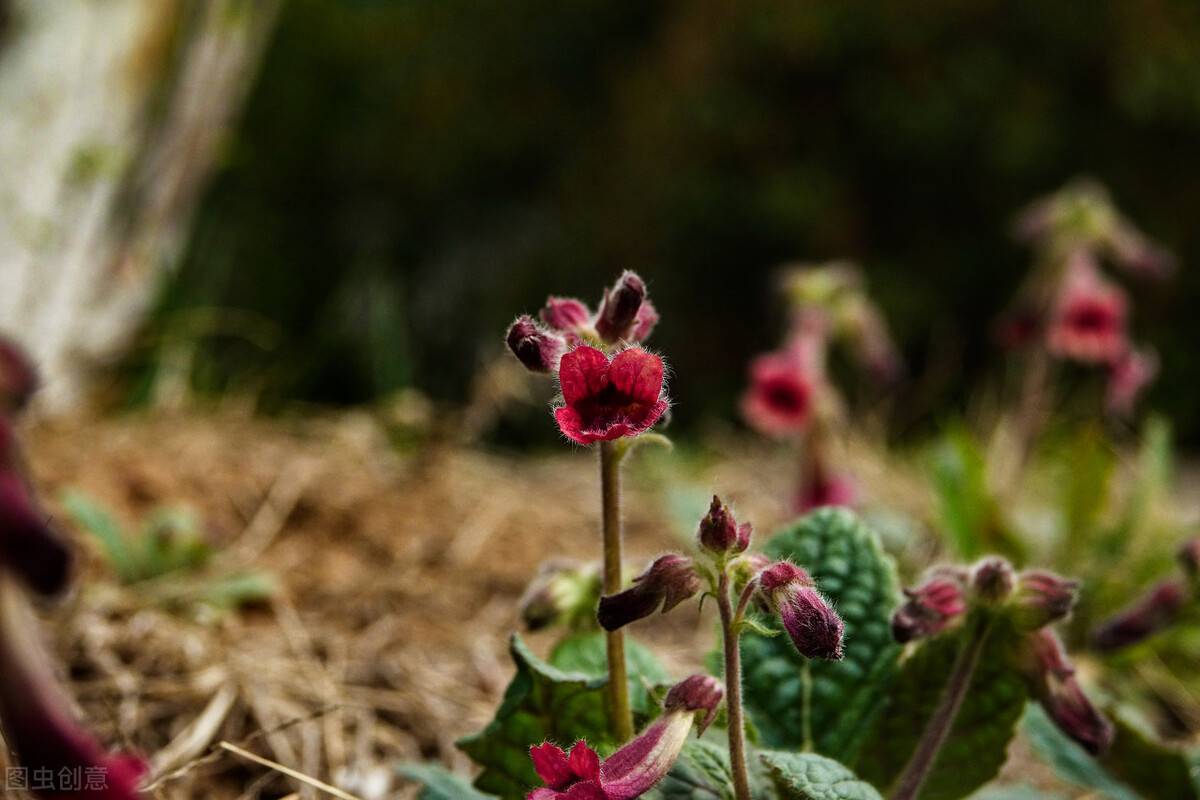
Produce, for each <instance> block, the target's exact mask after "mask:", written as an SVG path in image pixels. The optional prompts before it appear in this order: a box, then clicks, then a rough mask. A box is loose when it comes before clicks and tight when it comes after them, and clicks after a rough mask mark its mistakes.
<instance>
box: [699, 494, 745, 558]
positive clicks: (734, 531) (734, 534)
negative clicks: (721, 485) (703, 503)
mask: <svg viewBox="0 0 1200 800" xmlns="http://www.w3.org/2000/svg"><path fill="white" fill-rule="evenodd" d="M699 538H700V547H701V548H703V549H704V550H707V551H708V552H710V553H712V554H713V555H727V554H731V553H742V552H745V550H746V548H747V547H749V546H750V523H749V522H747V523H745V524H743V525H738V524H737V520H736V519H734V518H733V512H732V511H730V510H729V507H728V506H726V505H723V504H722V503H721V498H719V497H717V496H716V495H713V499H712V505H711V506H709V509H708V515H707V516H705V517H704V519H702V520H700V533H699Z"/></svg>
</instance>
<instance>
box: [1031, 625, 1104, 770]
mask: <svg viewBox="0 0 1200 800" xmlns="http://www.w3.org/2000/svg"><path fill="white" fill-rule="evenodd" d="M1018 663H1019V665H1020V667H1021V669H1022V671H1023V672H1024V673H1025V677H1026V682H1027V683H1028V685H1029V691H1030V694H1032V695H1033V697H1034V698H1035V699H1036V700H1037V701H1038V702H1039V703H1040V704H1041V706H1042V708H1044V709H1045V710H1046V713H1047V714H1048V715H1049V717H1050V719H1052V720H1053V721H1054V724H1055V725H1057V726H1058V728H1059V730H1061V731H1062V732H1063V733H1065V734H1066V735H1067V736H1069V737H1071V738H1072V739H1074V740H1075V741H1076V742H1078V743H1079V745H1080V746H1082V747H1083V748H1084V749H1085V750H1087V751H1088V752H1089V753H1091V754H1092V755H1097V754H1099V753H1102V752H1104V751H1105V750H1107V749H1108V747H1109V745H1111V744H1112V740H1113V736H1114V731H1113V726H1112V723H1110V722H1109V721H1108V720H1107V719H1105V718H1104V716H1103V715H1102V714H1101V713H1100V712H1099V711H1098V710H1097V709H1096V707H1095V706H1094V705H1092V701H1091V700H1090V699H1088V696H1087V695H1086V694H1084V692H1083V688H1082V687H1080V685H1079V681H1078V680H1076V678H1075V668H1074V667H1073V666H1072V665H1071V662H1070V661H1069V660H1068V659H1067V655H1066V653H1065V652H1064V651H1063V647H1062V642H1061V641H1060V640H1059V638H1058V636H1056V635H1055V634H1054V632H1053V631H1051V630H1050V629H1048V628H1043V629H1042V630H1039V631H1036V632H1034V633H1031V634H1029V635H1028V636H1026V637H1025V640H1024V652H1022V653H1021V654H1020V656H1019V659H1018Z"/></svg>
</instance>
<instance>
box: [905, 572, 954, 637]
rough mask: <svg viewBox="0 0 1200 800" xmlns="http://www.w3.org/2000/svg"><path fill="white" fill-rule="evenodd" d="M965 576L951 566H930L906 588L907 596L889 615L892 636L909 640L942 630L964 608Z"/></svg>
mask: <svg viewBox="0 0 1200 800" xmlns="http://www.w3.org/2000/svg"><path fill="white" fill-rule="evenodd" d="M966 583H967V576H966V575H965V574H964V571H963V570H959V569H956V568H954V567H939V568H935V569H934V570H931V571H930V573H929V575H928V577H927V578H926V579H925V582H924V583H922V584H921V585H920V586H918V587H917V588H916V589H905V590H904V594H905V596H906V597H907V598H908V599H907V600H906V601H905V603H904V605H902V606H900V608H898V609H896V613H894V614H893V615H892V636H893V637H894V638H895V639H896V641H897V642H911V641H912V640H914V639H923V638H925V637H926V636H933V635H935V634H938V633H941V632H942V631H943V630H945V629H946V628H948V627H949V626H950V625H952V624H954V623H956V622H958V621H959V620H961V619H962V617H963V615H964V614H966V612H967V596H966Z"/></svg>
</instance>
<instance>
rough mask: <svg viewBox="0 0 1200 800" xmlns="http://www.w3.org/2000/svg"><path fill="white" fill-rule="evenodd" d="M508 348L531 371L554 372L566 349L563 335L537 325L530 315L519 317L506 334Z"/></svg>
mask: <svg viewBox="0 0 1200 800" xmlns="http://www.w3.org/2000/svg"><path fill="white" fill-rule="evenodd" d="M505 341H506V342H507V343H508V349H509V350H511V351H512V353H513V355H514V356H516V357H517V360H518V361H520V362H521V363H522V364H524V365H525V368H526V369H528V370H529V371H530V372H553V371H555V370H557V369H558V361H559V359H560V358H562V355H563V352H564V351H565V350H566V342H564V341H563V339H562V337H560V336H557V335H555V334H553V333H550V332H549V331H546V330H543V329H542V328H539V327H538V326H537V323H535V322H534V321H533V320H532V319H530V318H529V317H528V316H524V315H522V316H520V317H517V319H516V321H515V322H513V324H512V325H511V326H510V327H509V329H508V335H507V336H505Z"/></svg>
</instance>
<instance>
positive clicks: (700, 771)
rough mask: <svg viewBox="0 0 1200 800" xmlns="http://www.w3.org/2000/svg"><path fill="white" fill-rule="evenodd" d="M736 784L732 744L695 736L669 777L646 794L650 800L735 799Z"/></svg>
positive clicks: (685, 747) (684, 749) (647, 799)
mask: <svg viewBox="0 0 1200 800" xmlns="http://www.w3.org/2000/svg"><path fill="white" fill-rule="evenodd" d="M710 735H711V734H710ZM732 786H733V779H732V778H731V777H730V772H729V750H728V747H726V746H725V745H724V744H717V743H716V742H712V741H709V739H708V738H705V739H693V740H691V741H689V742H688V743H687V744H686V745H685V746H684V748H683V752H682V753H680V754H679V760H677V761H676V762H675V766H673V767H672V768H671V771H670V772H669V773H667V777H665V778H663V779H662V781H661V782H660V783H659V784H658V785H657V786H655V787H654V788H653V789H651V790H650V791H649V792H647V793H646V794H645V795H643V797H644V798H646V800H693V798H695V800H731V798H732V797H733V789H732Z"/></svg>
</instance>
